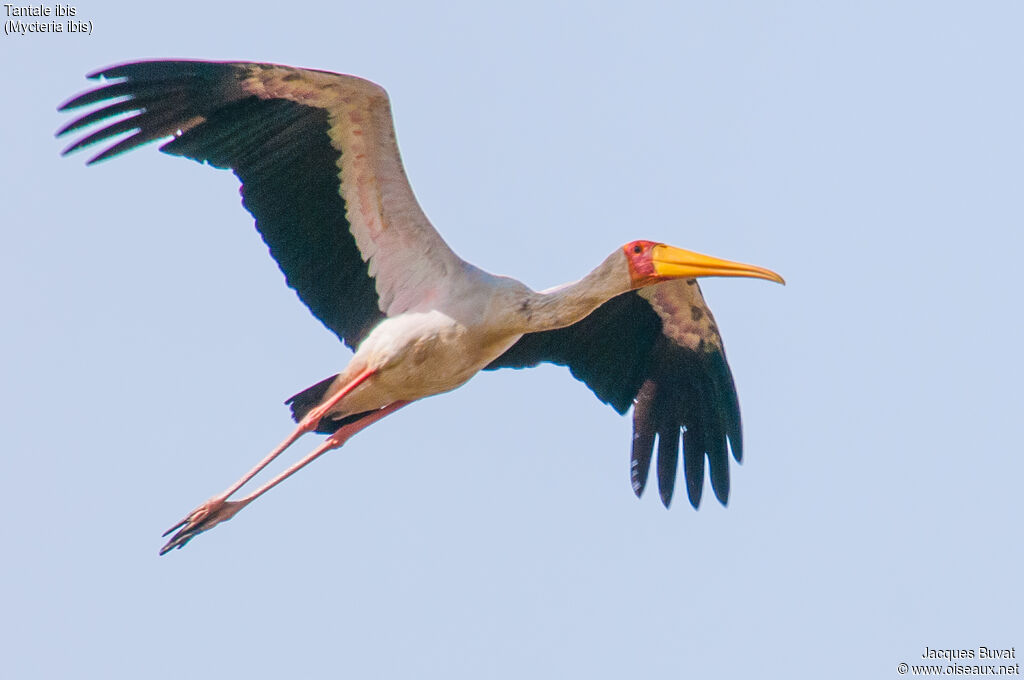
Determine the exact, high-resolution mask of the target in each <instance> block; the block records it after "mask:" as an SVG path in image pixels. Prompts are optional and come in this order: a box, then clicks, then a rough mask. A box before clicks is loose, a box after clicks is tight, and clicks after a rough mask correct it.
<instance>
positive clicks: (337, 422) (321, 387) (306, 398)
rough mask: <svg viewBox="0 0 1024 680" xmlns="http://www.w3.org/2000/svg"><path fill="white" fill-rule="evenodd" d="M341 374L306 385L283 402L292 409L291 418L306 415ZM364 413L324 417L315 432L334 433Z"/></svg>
mask: <svg viewBox="0 0 1024 680" xmlns="http://www.w3.org/2000/svg"><path fill="white" fill-rule="evenodd" d="M339 375H341V374H340V373H335V374H334V375H332V376H331V377H330V378H324V379H323V380H321V381H320V382H318V383H317V384H315V385H313V386H312V387H307V388H306V389H304V390H302V391H301V392H299V393H298V394H295V395H292V396H291V397H289V398H288V400H287V401H285V402H284V403H285V404H286V405H287V406H289V407H290V408H291V410H292V419H293V420H294V421H295V422H299V421H300V420H302V419H303V418H305V417H306V414H307V413H309V412H310V411H312V410H313V409H314V408H315V407H316V406H317V405H318V404H319V403H320V402H322V401H323V400H324V395H325V394H327V390H328V389H330V387H331V383H333V382H334V381H335V379H336V378H337V377H338V376H339ZM367 413H370V411H367V412H366V413H353V414H352V415H349V416H345V417H344V418H336V419H332V418H324V419H322V420H321V421H320V422H319V423H318V424H317V426H316V430H314V431H315V432H319V433H320V434H334V433H335V432H336V431H337V430H338V428H340V427H341V426H342V425H347V424H349V423H352V422H355V421H357V420H359V419H360V418H362V417H363V416H365V415H366V414H367Z"/></svg>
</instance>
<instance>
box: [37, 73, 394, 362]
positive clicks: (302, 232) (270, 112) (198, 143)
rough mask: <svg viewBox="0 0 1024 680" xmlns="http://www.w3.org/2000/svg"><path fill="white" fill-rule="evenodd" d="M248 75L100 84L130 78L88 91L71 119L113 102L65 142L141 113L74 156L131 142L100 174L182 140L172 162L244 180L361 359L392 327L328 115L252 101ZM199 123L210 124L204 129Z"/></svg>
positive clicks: (278, 246) (266, 223)
mask: <svg viewBox="0 0 1024 680" xmlns="http://www.w3.org/2000/svg"><path fill="white" fill-rule="evenodd" d="M243 75H244V71H243V69H242V68H241V67H239V66H237V65H233V64H224V63H221V64H218V63H209V62H189V61H184V62H181V61H178V62H142V63H136V64H127V65H124V66H118V67H113V68H110V69H107V70H104V71H101V72H99V73H95V74H92V75H91V76H90V77H93V78H96V77H100V76H103V77H107V78H120V79H123V80H121V81H119V82H114V83H112V84H107V85H103V86H101V87H99V88H97V89H94V90H91V91H89V92H86V93H84V94H82V95H80V96H78V97H76V98H74V99H72V100H70V101H68V102H67V103H65V104H64V105H62V106H61V107H60V110H62V111H66V110H69V109H74V108H79V107H82V106H87V105H90V104H94V103H97V102H108V101H110V100H112V99H113V100H115V101H113V103H109V104H107V105H106V106H105V107H103V108H100V109H97V110H95V111H93V112H91V113H88V114H86V115H84V116H82V117H80V118H78V119H76V120H74V121H72V122H71V123H69V124H68V125H67V126H65V127H64V128H63V129H61V130H60V131H59V132H58V133H57V134H58V135H63V134H67V133H69V132H72V131H75V130H79V129H81V128H83V127H86V126H88V125H92V124H94V123H97V122H99V121H103V120H106V119H108V118H111V117H113V116H116V115H119V114H124V113H129V112H134V115H131V116H130V117H127V118H123V119H120V120H117V121H115V122H113V123H111V124H109V125H108V126H106V127H104V128H101V129H100V130H98V131H96V132H94V133H92V134H90V135H88V136H86V137H83V138H82V139H80V140H79V141H78V142H76V143H75V144H72V145H71V146H70V147H68V148H67V149H66V150H65V151H64V153H70V152H72V151H76V150H78V149H80V148H83V147H85V146H89V145H92V144H95V143H97V142H100V141H103V140H105V139H109V138H111V137H115V136H117V135H121V134H123V133H126V132H132V134H130V135H129V136H128V137H126V138H124V139H122V140H121V141H119V142H117V143H115V144H113V145H112V146H110V147H109V148H108V149H106V150H104V151H103V152H102V153H100V154H99V155H97V156H96V157H94V158H93V159H91V160H90V161H89V162H90V163H94V162H97V161H99V160H103V159H105V158H110V157H112V156H116V155H118V154H120V153H123V152H125V151H128V150H130V149H133V148H135V147H136V146H139V145H141V144H144V143H146V142H149V141H152V140H154V139H160V138H165V137H168V136H171V135H174V139H172V140H171V141H170V142H168V143H167V144H165V145H164V146H162V147H161V149H160V150H161V151H164V152H166V153H169V154H174V155H178V156H185V157H187V158H191V159H193V160H196V161H199V162H201V163H208V164H210V165H212V166H214V167H217V168H230V169H232V170H234V172H235V174H236V175H237V176H238V178H239V179H240V180H241V181H242V190H241V193H242V204H243V205H244V206H245V208H246V209H247V210H248V211H249V212H250V213H252V215H253V217H255V218H256V228H257V229H258V230H259V232H260V234H261V235H262V237H263V240H264V242H265V243H266V244H267V246H268V247H269V249H270V253H271V255H272V256H273V257H274V259H275V260H276V261H277V263H278V266H279V267H280V268H281V271H282V272H283V273H284V275H285V279H286V280H287V282H288V285H289V286H290V287H291V288H293V289H294V290H295V291H296V293H298V295H299V298H300V299H301V300H302V301H303V302H304V303H305V304H306V306H307V307H309V309H310V311H311V312H312V313H313V315H314V316H316V317H317V318H318V319H319V320H320V321H321V322H323V324H324V325H325V326H327V328H329V329H330V330H332V331H334V333H335V334H336V335H337V336H338V337H339V338H340V339H341V340H343V341H344V342H345V344H347V345H348V346H349V347H351V348H352V349H355V348H356V346H358V344H359V342H360V341H361V340H362V339H363V338H364V337H365V336H366V334H367V333H369V331H370V330H371V329H372V328H373V327H374V326H375V325H376V324H377V323H378V322H379V321H380V320H381V319H382V318H384V315H383V313H382V312H381V311H380V308H379V307H378V304H377V303H378V300H377V292H376V289H375V286H374V281H373V279H372V278H371V277H370V276H369V272H368V268H367V264H366V263H365V262H363V259H362V257H360V253H359V250H358V248H357V247H356V243H355V239H354V238H353V237H352V233H351V231H350V228H349V223H348V220H347V219H346V217H345V202H344V200H343V199H342V197H341V193H340V177H339V170H338V167H339V166H338V160H339V152H338V151H337V150H336V149H335V148H334V147H333V146H331V143H330V137H329V135H328V130H329V123H328V112H327V111H326V110H324V109H321V108H317V107H311V106H305V105H302V104H297V103H295V102H292V101H290V100H286V99H261V98H258V97H256V96H253V95H251V94H248V93H247V92H245V91H244V89H243V88H242V86H241V80H240V78H241V77H242V76H243ZM197 118H199V119H201V120H202V122H199V123H198V124H196V120H197Z"/></svg>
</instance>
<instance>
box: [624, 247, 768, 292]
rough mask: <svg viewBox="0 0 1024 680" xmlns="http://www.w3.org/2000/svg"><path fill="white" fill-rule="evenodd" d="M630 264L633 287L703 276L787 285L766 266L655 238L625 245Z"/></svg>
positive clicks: (627, 259)
mask: <svg viewBox="0 0 1024 680" xmlns="http://www.w3.org/2000/svg"><path fill="white" fill-rule="evenodd" d="M622 250H623V252H624V253H625V254H626V261H627V262H628V263H629V278H630V281H631V282H632V284H633V288H643V287H644V286H650V285H653V284H655V283H661V282H662V281H671V280H672V279H695V278H697V277H699V276H748V277H751V278H756V279H767V280H769V281H775V282H776V283H782V284H785V283H786V282H785V281H784V280H783V279H782V277H781V276H779V275H778V274H776V273H775V272H773V271H771V270H770V269H765V268H763V267H757V266H754V265H752V264H741V263H739V262H730V261H729V260H720V259H718V258H717V257H711V256H710V255H701V254H700V253H695V252H693V251H691V250H683V249H682V248H675V247H673V246H668V245H665V244H664V243H655V242H654V241H633V242H632V243H627V244H626V245H624V246H622Z"/></svg>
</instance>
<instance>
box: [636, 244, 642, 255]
mask: <svg viewBox="0 0 1024 680" xmlns="http://www.w3.org/2000/svg"><path fill="white" fill-rule="evenodd" d="M633 252H634V253H636V254H637V255H639V254H640V253H642V252H644V247H643V246H641V245H635V246H633Z"/></svg>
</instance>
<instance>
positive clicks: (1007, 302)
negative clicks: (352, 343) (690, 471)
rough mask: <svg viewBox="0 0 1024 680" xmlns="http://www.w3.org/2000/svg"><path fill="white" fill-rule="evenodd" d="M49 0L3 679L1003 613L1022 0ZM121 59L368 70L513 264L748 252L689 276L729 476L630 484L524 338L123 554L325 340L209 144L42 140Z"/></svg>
mask: <svg viewBox="0 0 1024 680" xmlns="http://www.w3.org/2000/svg"><path fill="white" fill-rule="evenodd" d="M76 7H77V10H78V15H79V17H80V18H85V19H91V20H92V21H93V23H94V27H95V28H94V33H93V35H92V36H70V35H44V36H39V35H37V36H29V37H14V36H0V54H2V57H3V63H4V65H5V69H4V71H5V82H4V89H5V91H6V95H5V97H4V100H5V101H4V106H3V113H2V114H0V115H2V116H3V118H2V123H3V125H2V127H0V135H2V136H0V139H2V143H3V148H4V153H3V160H2V162H0V186H2V187H3V189H2V196H3V205H4V209H5V214H4V217H3V220H2V222H3V225H4V227H3V228H4V233H5V236H6V238H5V245H4V247H3V248H2V249H0V291H2V296H3V297H2V304H3V309H4V310H5V317H6V319H7V321H6V323H5V329H4V332H3V333H0V351H2V354H0V356H2V357H3V358H2V360H0V371H2V384H3V386H4V388H3V390H2V395H3V396H2V397H0V400H2V407H3V408H2V413H3V414H4V416H3V420H2V422H3V439H4V442H5V446H4V448H5V451H6V453H5V454H4V456H3V460H4V471H3V474H2V475H0V511H2V513H3V515H4V517H5V521H4V523H3V525H2V528H0V545H2V546H3V549H4V557H3V559H2V560H0V582H2V583H3V584H4V585H3V595H2V604H0V611H2V614H0V676H3V677H5V678H19V679H20V678H57V677H65V678H109V679H114V678H133V679H134V678H154V679H156V678H180V677H182V676H183V675H186V674H187V675H188V676H189V677H196V678H215V677H218V678H231V677H247V678H253V679H261V678H281V677H355V678H377V677H380V678H415V677H439V678H474V679H475V678H492V677H493V678H517V679H518V678H524V677H551V678H566V677H579V678H621V677H636V678H648V677H662V678H677V677H678V678H683V677H692V678H703V677H723V678H763V677H798V678H801V677H806V678H819V677H834V678H886V677H899V676H898V674H897V672H896V667H897V665H898V664H899V663H900V662H901V661H908V662H911V663H913V662H914V660H915V658H916V657H918V656H919V655H920V653H921V651H922V650H923V649H924V647H925V646H926V645H928V646H930V647H940V648H941V647H956V648H960V647H966V648H976V647H977V646H979V645H986V646H990V647H993V646H995V647H999V646H1010V645H1015V646H1016V647H1017V649H1018V650H1020V649H1021V648H1022V647H1024V623H1022V621H1024V617H1022V605H1024V594H1022V588H1021V585H1020V577H1019V575H1018V574H1019V572H1020V568H1021V562H1022V558H1024V549H1022V540H1021V529H1020V522H1021V517H1022V515H1024V501H1022V499H1021V486H1022V484H1021V480H1022V478H1024V458H1022V456H1021V448H1022V447H1021V445H1020V443H1019V442H1020V434H1019V426H1018V424H1017V423H1018V422H1019V418H1020V412H1021V406H1022V399H1021V396H1020V394H1021V393H1020V387H1019V386H1020V384H1021V381H1022V380H1024V362H1022V360H1021V358H1020V350H1021V346H1022V341H1024V337H1022V335H1024V334H1022V332H1021V330H1022V329H1021V319H1020V308H1021V305H1020V293H1021V283H1020V279H1019V269H1020V265H1019V261H1020V257H1021V253H1022V250H1024V248H1022V246H1024V237H1022V235H1021V231H1022V229H1021V228H1022V225H1024V202H1022V199H1021V195H1022V194H1021V191H1022V186H1024V160H1022V159H1024V129H1022V125H1024V124H1022V121H1024V96H1022V94H1021V92H1022V90H1021V79H1022V75H1024V48H1022V46H1021V29H1022V26H1024V8H1022V6H1021V5H1020V3H1018V2H984V3H966V2H860V3H821V2H798V1H794V2H749V3H728V2H726V3H703V2H701V3H697V2H686V3H674V4H673V5H672V6H669V4H668V3H665V4H660V3H628V4H627V3H617V4H598V3H588V4H584V3H576V4H571V3H568V4H567V3H546V2H545V3H532V2H516V3H506V4H504V5H503V6H502V7H500V8H494V7H490V8H488V7H486V6H485V5H483V4H482V3H477V2H461V3H460V2H448V3H443V4H438V5H431V4H430V3H420V2H415V3H414V2H408V3H388V2H365V3H358V4H357V3H345V2H339V3H331V4H324V5H319V6H305V5H303V4H302V3H272V4H263V5H260V4H259V3H235V4H231V3H224V4H222V5H218V4H214V3H190V2H177V3H172V4H169V5H166V6H155V5H154V6H146V5H145V4H139V3H133V4H131V5H129V4H127V3H125V4H124V5H123V6H118V5H116V4H113V3H109V2H101V1H99V0H94V1H91V2H88V3H86V2H83V3H82V4H79V5H77V6H76ZM143 57H197V58H213V59H228V58H235V59H255V60H266V61H276V62H281V63H287V64H295V65H303V66H311V67H316V68H323V69H329V70H336V71H343V72H348V73H354V74H357V75H361V76H364V77H367V78H370V79H372V80H374V81H376V82H379V83H381V84H382V85H384V86H385V87H386V88H387V89H388V91H389V92H390V94H391V98H392V103H393V108H394V113H395V118H396V124H397V129H398V136H399V142H400V144H401V148H402V151H403V154H404V158H405V161H406V167H407V170H408V172H409V175H410V177H411V180H412V183H413V185H414V187H415V189H416V192H417V195H418V196H419V199H420V201H421V203H422V204H423V206H424V208H425V210H426V211H427V213H428V215H430V217H431V219H432V220H433V222H434V224H435V225H436V226H437V227H438V229H439V230H440V231H441V232H442V233H443V234H444V236H445V237H446V238H447V239H448V241H449V242H450V243H451V244H452V246H453V247H454V248H455V249H456V250H457V251H458V252H459V253H460V254H461V255H462V256H464V257H466V258H467V259H469V260H471V261H473V262H475V263H476V264H478V265H480V266H482V267H484V268H486V269H489V270H491V271H494V272H498V273H506V274H510V275H514V276H517V277H519V278H521V279H522V280H524V281H525V282H527V283H529V284H531V285H533V286H535V287H546V286H550V285H554V284H556V283H560V282H562V281H565V280H569V279H575V278H578V277H579V276H581V275H582V274H584V273H585V272H586V271H588V270H589V269H590V268H591V267H593V266H594V265H595V264H596V263H598V262H599V261H600V260H601V258H603V257H604V256H605V255H606V254H607V253H608V252H610V251H611V250H612V249H613V248H615V247H617V246H618V245H620V244H621V243H624V242H626V241H629V240H632V239H635V238H650V239H657V240H662V241H666V242H670V243H673V244H676V245H680V246H684V247H689V248H693V249H695V250H700V251H704V252H709V253H712V254H715V255H719V256H722V257H728V258H732V259H738V260H742V261H749V262H755V263H757V264H760V265H764V266H768V267H771V268H773V269H776V270H778V271H779V272H781V273H782V274H783V275H784V276H785V277H786V278H787V281H788V282H789V285H788V286H787V287H785V288H782V287H780V286H774V285H770V284H768V283H765V282H757V281H743V280H735V281H734V280H713V281H709V282H708V283H706V284H705V285H704V291H705V294H706V296H707V298H708V301H709V303H710V304H711V306H712V308H713V310H714V311H715V314H716V315H717V318H718V322H719V326H720V327H721V329H722V332H723V334H724V337H725V342H726V347H727V350H728V355H729V359H730V362H731V365H732V368H733V372H734V374H735V376H736V381H737V386H738V389H739V394H740V402H741V406H742V409H743V417H744V425H745V439H746V453H747V457H746V461H745V463H744V464H743V465H742V466H740V467H738V468H737V467H736V466H734V467H733V485H732V499H731V502H730V505H729V508H728V509H723V508H721V507H720V506H718V505H717V504H715V503H714V502H713V499H712V497H711V494H710V493H709V491H710V490H706V492H705V504H704V506H703V507H702V508H701V510H700V511H699V512H693V511H692V510H691V509H690V508H689V507H688V505H687V504H686V503H685V498H684V497H683V496H678V497H677V503H676V504H675V507H673V509H672V510H671V511H667V512H666V511H665V510H664V509H663V508H662V507H661V506H660V504H659V503H658V500H657V497H656V494H653V493H649V494H648V495H647V496H646V497H645V498H644V499H643V500H642V501H637V500H636V499H635V498H634V497H633V494H632V492H631V490H630V487H629V476H628V469H629V455H628V452H629V442H630V422H629V419H628V418H620V417H619V416H617V415H616V414H615V413H614V412H613V411H612V410H611V409H609V408H608V407H606V406H604V405H602V404H600V403H599V402H598V401H597V400H596V399H595V398H593V396H592V395H591V394H590V392H589V391H588V390H586V388H585V387H583V385H581V384H580V383H577V382H576V381H574V380H573V379H572V378H571V377H570V376H569V375H568V373H567V372H566V371H565V370H564V369H558V368H551V367H549V368H545V369H538V370H533V371H525V372H513V371H506V372H501V373H491V374H486V375H482V376H480V377H478V378H476V379H474V380H473V381H472V382H471V383H470V384H469V385H467V386H466V387H465V388H463V389H461V390H458V391H457V392H455V393H453V394H450V395H444V396H441V397H437V398H434V399H430V400H427V401H425V402H423V403H420V404H417V405H415V406H414V407H410V408H408V409H405V410H404V411H402V412H401V413H399V414H396V415H395V416H393V417H391V418H388V419H387V420H385V421H383V422H382V423H380V424H379V425H376V426H374V427H372V428H370V429H369V430H367V431H366V432H364V433H363V434H361V435H359V436H358V437H357V438H356V439H354V440H352V442H351V443H350V444H349V445H348V446H347V447H346V448H345V449H344V450H342V451H338V452H335V453H333V454H331V455H330V456H329V457H327V458H326V459H324V460H322V461H318V462H317V463H316V464H315V465H314V466H313V467H311V468H309V469H308V470H306V471H304V472H303V473H302V474H300V475H298V476H297V477H295V478H294V479H292V480H289V481H288V482H287V483H286V484H285V485H283V486H282V487H281V488H279V489H276V490H274V491H273V492H272V493H270V494H269V495H268V496H266V497H265V498H263V499H261V500H260V501H259V502H258V503H256V504H254V505H253V506H252V507H250V508H248V509H247V510H246V511H245V512H244V513H243V514H241V515H239V516H238V517H237V518H236V519H235V520H233V521H232V522H230V523H229V524H226V525H224V526H223V527H220V528H218V529H217V530H216V531H214V532H212V533H210V534H208V535H204V536H201V537H200V538H198V539H197V540H196V541H194V542H193V543H192V544H190V545H189V546H188V548H187V549H185V550H183V551H179V552H175V553H173V554H171V555H168V556H167V557H163V558H158V557H157V550H158V548H159V547H160V545H161V543H162V541H161V540H160V533H161V532H162V531H163V530H164V529H165V528H166V527H168V526H169V525H170V524H171V523H172V522H174V521H175V520H177V519H178V518H179V517H180V516H182V515H183V514H184V513H185V512H187V511H188V510H190V509H191V508H192V507H194V506H195V505H196V504H197V503H199V502H200V501H202V500H204V499H205V498H207V497H208V496H209V495H211V494H212V493H215V492H217V491H219V490H221V489H222V488H224V487H225V486H227V484H229V483H230V482H231V481H233V480H234V479H235V478H237V477H238V476H239V475H240V474H241V473H242V472H244V471H245V470H247V469H248V468H249V467H250V466H251V465H252V464H253V463H254V462H255V461H256V460H258V459H259V458H260V457H261V456H262V455H263V454H264V453H265V452H266V451H267V450H268V449H269V448H270V447H271V446H273V445H274V444H275V443H276V442H277V441H279V440H280V438H281V437H282V436H283V435H284V434H286V433H287V432H288V431H289V429H290V427H291V423H290V421H289V419H288V412H287V409H286V408H285V407H283V406H282V405H281V402H282V400H284V399H285V398H287V397H288V396H289V395H291V394H292V393H294V392H295V391H297V390H299V389H301V388H303V387H306V386H307V385H309V384H312V383H313V382H316V381H317V380H319V379H321V378H323V377H325V376H327V375H330V374H332V373H334V372H336V371H337V370H338V369H339V368H341V367H342V366H343V365H344V363H345V362H346V361H347V359H348V353H347V351H346V350H345V349H344V348H343V347H342V346H341V345H340V344H339V343H337V342H336V341H335V340H334V338H333V336H332V335H331V334H330V333H329V332H327V331H326V330H324V329H323V328H322V327H321V326H320V324H319V323H318V322H317V321H316V320H314V319H313V318H312V317H311V316H310V315H309V314H308V312H307V311H306V309H305V308H304V307H303V306H302V305H301V304H300V303H299V302H298V300H297V299H296V298H295V295H294V294H293V293H292V291H290V290H289V289H288V288H286V287H285V286H284V284H283V282H282V277H281V275H280V273H279V272H278V270H277V267H276V266H275V265H274V263H273V262H272V261H271V260H270V258H269V257H268V256H267V255H266V252H265V247H264V246H263V244H262V243H261V241H260V239H259V238H258V237H257V236H256V234H255V232H254V230H253V228H252V220H251V218H250V217H249V215H248V214H247V213H246V212H244V210H243V209H242V208H241V207H240V205H239V198H238V193H237V182H236V180H235V179H234V177H233V176H232V175H230V174H229V173H225V172H216V171H213V170H210V169H207V168H201V167H200V166H198V165H197V164H195V163H190V162H187V161H184V160H181V159H176V158H171V157H167V156H165V155H163V154H159V153H157V152H156V148H155V146H153V147H148V148H146V149H143V150H140V151H138V152H135V153H133V154H131V155H130V156H128V157H124V158H122V159H119V160H117V161H114V162H110V163H105V164H102V165H101V166H99V167H93V168H85V167H84V165H83V162H84V160H85V157H84V156H78V157H75V158H71V159H61V158H60V157H59V151H60V149H61V148H63V144H62V143H61V142H57V141H55V140H54V139H53V137H52V135H53V132H54V130H56V129H57V128H58V127H59V126H60V125H62V124H63V122H65V121H66V118H65V117H64V116H61V115H59V114H57V113H56V111H55V108H56V106H57V104H59V103H60V102H61V101H63V100H64V99H65V98H67V97H68V96H70V95H71V94H74V93H77V92H79V91H81V90H83V89H85V88H86V87H87V82H86V81H85V80H84V78H83V75H84V74H85V73H86V72H88V71H91V70H94V69H96V68H98V67H101V66H104V65H108V64H111V63H116V62H120V61H127V60H132V59H137V58H143ZM312 446H313V440H312V439H310V440H309V441H304V442H303V443H302V444H301V445H300V448H301V450H302V451H305V450H306V449H308V448H310V447H312ZM709 501H712V502H709Z"/></svg>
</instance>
